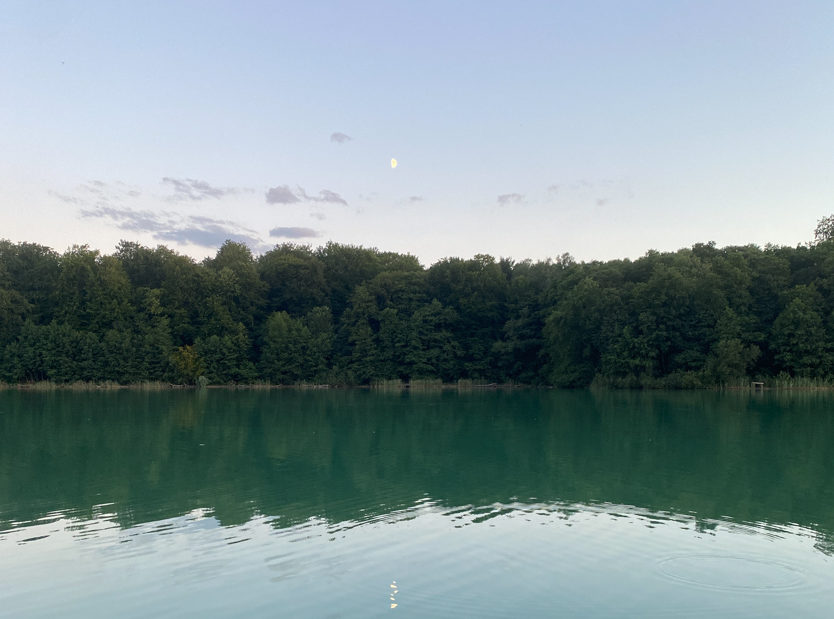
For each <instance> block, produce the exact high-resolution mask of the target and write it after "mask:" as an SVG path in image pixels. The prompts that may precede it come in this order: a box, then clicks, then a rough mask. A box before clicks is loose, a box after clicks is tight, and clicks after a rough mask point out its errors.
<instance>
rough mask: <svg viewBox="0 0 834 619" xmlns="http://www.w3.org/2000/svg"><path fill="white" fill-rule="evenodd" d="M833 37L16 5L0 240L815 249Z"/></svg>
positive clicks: (638, 15) (827, 4)
mask: <svg viewBox="0 0 834 619" xmlns="http://www.w3.org/2000/svg"><path fill="white" fill-rule="evenodd" d="M832 33H834V2H831V1H830V0H819V1H803V0H794V1H791V2H785V1H784V0H780V1H772V0H755V1H753V0H735V1H734V0H719V1H712V0H702V1H688V0H679V1H674V0H657V1H653V0H633V1H632V0H611V1H608V0H581V1H579V0H577V1H572V0H564V1H560V2H554V1H552V0H548V1H543V2H535V1H530V2H527V1H523V0H517V1H514V2H489V1H485V0H479V1H476V2H469V1H466V0H461V1H449V0H445V1H442V2H436V1H434V0H421V1H420V2H401V1H397V0H388V1H386V2H362V1H357V2H319V1H316V0H307V1H305V2H275V1H274V2H255V1H252V2H246V1H238V2H209V1H200V2H197V1H194V2H176V1H172V0H166V1H164V2H156V1H153V0H143V1H142V2H135V1H114V0H108V1H104V2H89V1H87V2H85V1H78V2H57V1H53V2H44V1H38V0H22V1H21V0H6V1H5V2H4V7H3V15H2V18H0V238H7V239H10V240H12V241H14V242H21V241H27V242H36V243H40V244H43V245H47V246H50V247H52V248H54V249H56V250H57V251H59V252H63V251H64V250H66V249H67V248H69V247H70V246H72V245H74V244H79V245H80V244H88V245H89V246H91V247H92V248H96V249H100V250H101V251H102V252H103V253H112V252H113V251H114V249H115V247H116V244H117V243H118V242H119V240H120V239H125V240H130V241H138V242H140V243H142V244H145V245H148V246H151V247H154V246H156V245H159V244H161V245H166V246H168V247H170V248H172V249H175V250H176V251H178V252H180V253H183V254H187V255H190V256H193V257H195V258H197V259H200V258H203V257H206V256H210V255H214V253H215V252H216V250H217V248H218V247H219V246H220V245H221V244H222V243H223V242H224V240H225V239H227V238H228V239H232V240H236V241H241V242H245V243H246V244H247V245H249V247H251V248H252V250H253V252H255V253H256V254H260V253H263V252H265V251H268V250H269V248H270V247H273V246H275V244H279V243H286V242H292V243H302V244H310V245H312V246H319V245H321V244H324V243H327V242H329V241H334V242H338V243H350V244H355V245H362V246H365V247H377V248H379V249H380V250H384V251H397V252H401V253H410V254H413V255H415V256H417V257H418V258H419V259H420V260H421V262H422V263H423V264H424V265H426V266H428V265H430V264H432V263H433V262H435V261H437V260H439V259H441V258H444V257H451V256H458V257H463V258H468V257H471V256H473V255H475V254H482V253H485V254H491V255H493V256H495V257H496V258H498V257H505V258H512V259H515V260H522V259H526V258H530V259H533V260H543V259H547V258H555V257H557V256H559V255H561V254H563V253H565V252H567V253H570V254H571V255H572V256H574V258H576V259H577V260H583V261H588V260H609V259H616V258H626V257H628V258H632V259H634V258H638V257H640V256H642V255H644V254H645V253H646V251H648V250H649V249H655V250H659V251H673V250H676V249H679V248H681V247H687V246H690V245H692V244H694V243H701V242H704V243H705V242H709V241H715V242H716V243H717V244H718V245H719V246H725V245H746V244H750V243H753V244H756V245H759V246H764V245H765V244H767V243H773V244H776V245H791V246H795V245H797V244H804V243H806V242H808V241H810V240H811V239H812V238H813V230H814V227H815V226H816V223H817V221H818V220H820V219H821V218H823V217H825V216H827V215H830V214H832V212H834V35H832ZM392 158H395V159H396V160H397V166H396V167H392V161H391V160H392Z"/></svg>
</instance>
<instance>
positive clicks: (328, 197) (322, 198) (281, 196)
mask: <svg viewBox="0 0 834 619" xmlns="http://www.w3.org/2000/svg"><path fill="white" fill-rule="evenodd" d="M296 202H328V203H331V204H344V205H345V206H347V200H345V199H344V198H343V197H342V196H340V195H339V194H338V193H336V192H335V191H330V190H329V189H322V190H320V191H319V193H318V195H314V196H311V195H309V194H308V193H307V192H306V191H304V188H303V187H296V188H295V190H292V189H290V186H289V185H278V186H277V187H270V188H269V189H268V190H267V192H266V203H267V204H295V203H296Z"/></svg>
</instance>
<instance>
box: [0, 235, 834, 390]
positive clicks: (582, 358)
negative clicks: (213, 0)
mask: <svg viewBox="0 0 834 619" xmlns="http://www.w3.org/2000/svg"><path fill="white" fill-rule="evenodd" d="M826 221H828V220H823V222H821V224H820V227H819V228H818V230H817V241H816V242H815V243H809V244H807V245H803V246H798V247H795V248H793V247H776V246H770V245H768V246H766V247H764V248H763V249H762V248H760V247H757V246H754V245H748V246H742V247H724V248H718V247H716V246H715V244H714V243H708V244H697V245H694V246H693V247H691V248H686V249H681V250H679V251H676V252H669V253H661V252H657V251H649V252H648V253H647V254H646V255H645V256H643V257H642V258H639V259H637V260H633V261H632V260H612V261H608V262H598V261H595V262H582V263H577V262H575V261H574V260H573V259H572V258H571V257H570V256H569V255H567V254H565V255H562V256H561V257H559V258H558V259H556V260H548V261H543V262H531V261H527V260H526V261H520V262H515V261H513V260H509V259H500V260H496V259H495V258H493V257H491V256H488V255H477V256H475V257H474V258H471V259H460V258H447V259H444V260H440V261H438V262H436V263H435V264H433V265H431V266H430V267H428V268H424V267H423V266H421V264H420V263H419V261H418V260H417V259H416V258H415V257H414V256H411V255H407V254H398V253H391V252H384V251H379V250H377V249H368V248H363V247H356V246H351V245H341V244H336V243H328V244H327V245H324V246H322V247H320V248H316V249H313V248H311V247H309V246H304V245H294V244H284V245H279V246H277V247H275V248H274V249H272V250H271V251H268V252H266V253H264V254H263V255H260V256H254V255H253V254H252V252H251V251H250V250H249V249H248V248H247V247H246V246H245V245H242V244H240V243H235V242H232V241H227V242H226V243H225V244H224V245H223V246H222V247H221V248H220V249H219V250H218V251H217V253H216V255H215V256H214V257H213V258H207V259H205V260H203V261H202V262H195V261H194V260H193V259H191V258H189V257H187V256H183V255H181V254H178V253H177V252H175V251H172V250H171V249H168V248H166V247H162V246H160V247H156V248H155V249H153V248H149V247H145V246H142V245H140V244H137V243H132V242H126V241H122V242H121V243H120V244H119V245H118V246H117V248H116V251H115V252H114V253H113V254H112V255H103V254H101V253H100V252H98V251H96V250H91V249H89V248H88V247H86V246H74V247H72V248H71V249H69V250H67V251H66V252H64V253H63V254H59V253H57V252H55V251H53V250H52V249H50V248H47V247H44V246H41V245H38V244H33V243H17V244H15V243H12V242H10V241H5V240H4V241H0V351H2V358H0V380H2V381H5V382H7V383H27V382H35V381H44V380H48V381H53V382H56V383H68V382H75V381H94V382H100V381H112V382H117V383H122V384H125V383H133V382H139V381H164V382H170V383H176V384H195V383H205V382H206V381H207V382H208V383H212V384H229V383H252V382H269V383H272V384H297V383H327V384H342V385H358V384H368V383H370V382H373V381H379V380H388V379H399V380H413V379H435V380H436V379H440V380H442V381H444V382H451V381H455V380H459V379H472V380H481V381H487V382H497V383H507V382H515V383H523V384H532V385H543V384H547V385H555V386H559V387H583V386H588V385H590V384H592V383H593V384H598V385H608V386H614V387H683V388H697V387H707V386H713V385H722V384H728V383H737V382H738V381H741V380H744V379H747V378H761V379H766V378H768V377H774V376H780V377H782V378H785V377H789V376H790V377H803V378H810V379H827V378H828V377H830V376H831V374H832V371H834V366H833V365H832V361H834V357H832V352H834V240H828V239H829V238H830V236H831V235H830V234H827V233H826V230H825V228H824V226H823V224H825V222H826ZM829 223H830V222H829Z"/></svg>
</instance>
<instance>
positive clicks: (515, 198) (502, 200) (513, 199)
mask: <svg viewBox="0 0 834 619" xmlns="http://www.w3.org/2000/svg"><path fill="white" fill-rule="evenodd" d="M523 200H524V196H523V195H521V194H520V193H502V194H501V195H500V196H498V204H500V205H501V206H507V205H509V204H521V202H522V201H523Z"/></svg>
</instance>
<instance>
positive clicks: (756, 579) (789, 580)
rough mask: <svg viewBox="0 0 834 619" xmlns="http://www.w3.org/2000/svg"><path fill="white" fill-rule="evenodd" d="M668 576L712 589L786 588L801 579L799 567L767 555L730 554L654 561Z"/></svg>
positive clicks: (803, 578) (800, 582)
mask: <svg viewBox="0 0 834 619" xmlns="http://www.w3.org/2000/svg"><path fill="white" fill-rule="evenodd" d="M658 569H659V571H660V574H661V575H662V576H664V577H666V578H668V579H671V580H674V581H677V582H682V583H685V584H687V585H693V586H695V587H698V588H701V589H711V590H716V591H752V592H786V591H792V590H795V589H798V588H799V587H801V586H802V585H803V584H804V582H805V580H806V579H805V574H804V572H803V571H802V570H800V569H799V568H797V567H794V566H792V565H788V564H787V563H781V562H779V561H773V560H772V559H768V558H760V557H746V556H739V555H730V554H682V555H676V556H671V557H667V558H665V559H662V560H660V561H659V562H658Z"/></svg>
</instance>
